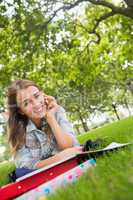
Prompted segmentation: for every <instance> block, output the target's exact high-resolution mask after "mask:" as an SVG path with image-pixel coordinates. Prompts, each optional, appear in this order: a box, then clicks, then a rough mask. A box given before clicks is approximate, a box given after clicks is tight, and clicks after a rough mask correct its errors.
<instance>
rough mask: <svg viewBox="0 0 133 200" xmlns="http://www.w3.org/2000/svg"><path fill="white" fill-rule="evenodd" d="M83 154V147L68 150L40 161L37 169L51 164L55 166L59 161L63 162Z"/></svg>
mask: <svg viewBox="0 0 133 200" xmlns="http://www.w3.org/2000/svg"><path fill="white" fill-rule="evenodd" d="M81 152H82V147H71V148H67V149H65V150H63V151H61V152H59V153H57V154H56V155H54V156H52V157H50V158H47V159H45V160H40V161H38V162H37V164H36V165H35V167H36V168H42V167H45V166H48V165H50V164H53V163H55V162H59V161H61V160H63V159H64V158H69V157H70V156H74V155H76V154H77V153H81Z"/></svg>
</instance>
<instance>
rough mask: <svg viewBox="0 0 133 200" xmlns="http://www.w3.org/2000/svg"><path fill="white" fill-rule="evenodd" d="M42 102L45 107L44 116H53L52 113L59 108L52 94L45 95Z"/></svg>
mask: <svg viewBox="0 0 133 200" xmlns="http://www.w3.org/2000/svg"><path fill="white" fill-rule="evenodd" d="M44 102H45V103H46V107H47V110H46V114H45V117H46V118H47V117H48V116H50V115H52V116H54V114H55V113H56V112H57V110H58V108H59V105H58V104H57V101H56V99H55V98H54V97H52V96H48V95H45V96H44Z"/></svg>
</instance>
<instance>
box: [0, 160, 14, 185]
mask: <svg viewBox="0 0 133 200" xmlns="http://www.w3.org/2000/svg"><path fill="white" fill-rule="evenodd" d="M14 169H15V164H14V163H13V162H8V161H5V162H2V163H0V186H2V185H5V184H7V183H9V182H10V179H9V176H8V174H9V173H10V172H12V171H13V170H14Z"/></svg>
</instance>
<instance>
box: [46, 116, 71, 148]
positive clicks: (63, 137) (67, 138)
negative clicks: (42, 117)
mask: <svg viewBox="0 0 133 200" xmlns="http://www.w3.org/2000/svg"><path fill="white" fill-rule="evenodd" d="M46 119H47V122H48V123H49V125H50V127H51V129H52V132H53V134H54V136H55V138H56V141H57V144H58V147H59V149H60V150H63V149H66V148H69V147H72V146H73V137H72V136H71V135H70V134H68V133H66V132H65V131H63V130H62V128H61V127H60V125H59V124H58V122H57V120H56V119H55V116H54V115H52V114H51V113H49V114H47V118H46Z"/></svg>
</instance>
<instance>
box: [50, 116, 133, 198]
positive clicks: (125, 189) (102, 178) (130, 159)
mask: <svg viewBox="0 0 133 200" xmlns="http://www.w3.org/2000/svg"><path fill="white" fill-rule="evenodd" d="M96 138H103V139H104V140H105V143H106V144H109V143H110V142H112V141H116V142H128V141H130V142H133V117H129V118H127V119H124V120H121V121H117V122H114V123H112V124H109V125H106V126H103V127H101V128H98V129H95V130H92V131H90V132H89V133H87V134H84V135H81V136H79V137H78V139H79V141H80V142H81V143H84V141H85V140H87V139H92V140H95V139H96ZM48 199H49V200H62V199H63V200H69V199H70V200H85V199H89V200H94V199H95V200H104V199H107V200H112V199H113V200H132V199H133V146H132V145H131V146H129V147H127V148H124V149H120V150H118V151H114V152H110V154H109V155H106V156H103V157H100V158H97V165H96V167H95V168H93V169H92V170H89V171H88V172H86V173H85V174H84V175H83V176H82V177H81V178H80V179H79V180H78V181H77V182H75V183H73V184H71V185H67V186H66V187H65V188H63V189H59V190H58V191H57V192H56V193H55V194H53V195H50V196H48Z"/></svg>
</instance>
